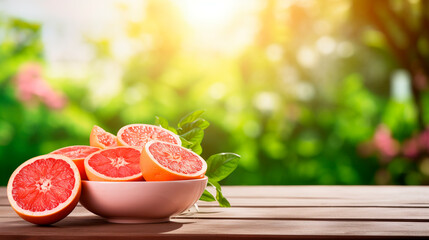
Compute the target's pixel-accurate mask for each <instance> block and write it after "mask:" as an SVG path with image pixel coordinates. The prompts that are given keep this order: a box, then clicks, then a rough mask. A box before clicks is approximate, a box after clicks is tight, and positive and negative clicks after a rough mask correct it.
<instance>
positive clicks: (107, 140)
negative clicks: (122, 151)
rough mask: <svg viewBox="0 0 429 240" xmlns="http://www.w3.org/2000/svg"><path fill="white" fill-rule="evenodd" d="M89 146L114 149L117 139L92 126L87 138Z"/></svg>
mask: <svg viewBox="0 0 429 240" xmlns="http://www.w3.org/2000/svg"><path fill="white" fill-rule="evenodd" d="M89 145H91V146H93V147H99V148H108V147H116V146H117V145H118V144H117V139H116V136H115V135H113V134H111V133H109V132H106V131H105V130H104V129H102V128H101V127H99V126H96V125H95V126H94V127H93V128H92V131H91V135H90V136H89Z"/></svg>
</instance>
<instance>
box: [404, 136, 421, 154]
mask: <svg viewBox="0 0 429 240" xmlns="http://www.w3.org/2000/svg"><path fill="white" fill-rule="evenodd" d="M402 152H403V154H404V156H405V157H407V158H416V157H417V156H418V155H419V153H420V144H419V137H418V136H416V137H412V138H410V139H407V140H406V141H405V142H404V144H403V146H402Z"/></svg>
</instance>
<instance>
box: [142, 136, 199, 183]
mask: <svg viewBox="0 0 429 240" xmlns="http://www.w3.org/2000/svg"><path fill="white" fill-rule="evenodd" d="M157 142H160V143H162V144H168V145H175V144H172V143H166V142H162V141H157V140H152V141H149V142H148V143H147V144H146V145H145V147H144V149H143V151H142V154H141V156H140V168H141V171H142V174H143V177H144V179H145V180H146V181H174V180H189V179H196V178H203V177H204V174H205V173H206V171H207V163H206V161H205V160H204V159H203V158H202V157H201V156H199V155H198V154H196V153H194V152H192V151H191V150H189V149H187V148H184V147H182V146H180V147H181V148H183V149H184V150H185V151H190V152H192V153H193V154H194V155H195V156H196V157H198V158H199V159H200V160H201V162H202V167H201V170H200V171H198V172H196V173H193V174H183V173H180V172H176V171H174V170H172V169H169V168H167V167H164V166H163V165H161V164H160V163H159V162H158V161H157V160H155V158H154V157H153V155H152V153H151V152H150V150H149V147H150V146H151V145H152V144H154V143H157Z"/></svg>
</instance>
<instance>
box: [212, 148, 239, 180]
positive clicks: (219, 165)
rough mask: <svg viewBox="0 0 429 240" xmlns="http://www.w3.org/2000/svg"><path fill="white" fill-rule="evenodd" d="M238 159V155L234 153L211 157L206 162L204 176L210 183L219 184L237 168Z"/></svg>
mask: <svg viewBox="0 0 429 240" xmlns="http://www.w3.org/2000/svg"><path fill="white" fill-rule="evenodd" d="M240 158H241V157H240V155H237V154H235V153H218V154H214V155H211V156H210V157H209V158H208V159H207V161H206V162H207V172H206V176H207V177H208V178H209V179H210V180H211V181H216V182H219V181H220V180H222V179H224V178H226V177H227V176H228V175H229V174H231V173H232V172H233V171H234V170H235V169H236V168H237V166H238V161H239V159H240Z"/></svg>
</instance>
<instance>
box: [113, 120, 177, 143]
mask: <svg viewBox="0 0 429 240" xmlns="http://www.w3.org/2000/svg"><path fill="white" fill-rule="evenodd" d="M117 137H118V145H121V146H133V147H139V148H144V146H145V145H146V143H148V142H149V141H151V140H159V141H163V142H168V143H173V144H177V145H181V144H182V142H181V141H180V138H179V136H178V135H176V134H174V133H173V132H171V131H169V130H167V129H165V128H162V127H158V126H155V125H149V124H130V125H126V126H124V127H122V128H121V129H119V131H118V134H117Z"/></svg>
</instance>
